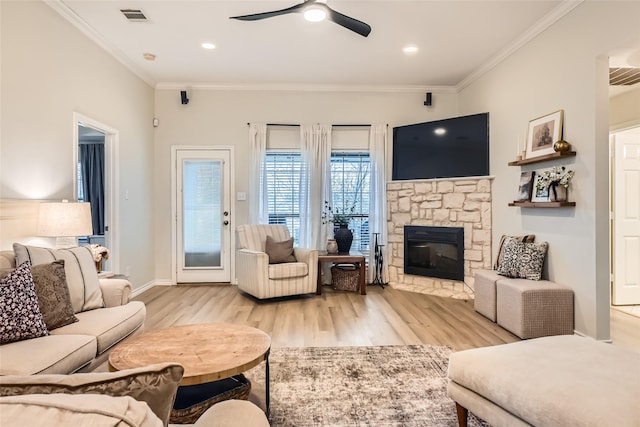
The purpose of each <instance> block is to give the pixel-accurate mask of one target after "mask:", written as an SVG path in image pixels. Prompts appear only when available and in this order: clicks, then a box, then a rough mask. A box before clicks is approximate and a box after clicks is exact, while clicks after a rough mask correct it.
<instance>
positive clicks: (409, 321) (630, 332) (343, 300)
mask: <svg viewBox="0 0 640 427" xmlns="http://www.w3.org/2000/svg"><path fill="white" fill-rule="evenodd" d="M136 299H137V300H140V301H143V302H144V303H145V304H146V305H147V321H146V324H145V328H146V329H147V330H151V329H158V328H165V327H169V326H173V325H182V324H187V323H202V322H230V323H239V324H245V325H249V326H253V327H256V328H259V329H262V330H263V331H265V332H267V333H268V334H270V335H271V338H272V346H273V347H318V346H365V345H402V344H433V345H447V346H449V347H451V348H452V349H454V350H463V349H468V348H475V347H484V346H490V345H496V344H503V343H508V342H514V341H518V340H519V338H518V337H516V336H515V335H512V334H511V333H509V332H507V331H506V330H504V329H502V328H501V327H499V326H498V325H496V324H495V323H493V322H491V321H489V320H488V319H486V318H484V317H483V316H481V315H480V314H478V313H476V312H475V311H474V310H473V301H465V300H456V299H451V298H444V297H437V296H431V295H424V294H419V293H413V292H407V291H401V290H396V289H393V288H391V287H386V288H385V289H384V290H383V289H382V288H380V287H377V286H375V287H371V286H369V287H368V288H367V295H359V294H356V293H355V292H338V291H333V290H332V289H331V288H328V287H325V288H324V289H323V294H322V295H321V296H316V295H304V296H298V297H291V298H282V299H275V300H269V301H259V300H257V299H254V298H252V297H250V296H248V295H246V294H244V293H242V292H241V291H239V290H238V288H237V287H236V286H232V285H224V284H213V285H179V286H172V287H164V286H157V287H154V288H152V289H150V290H149V291H147V292H144V293H143V294H141V295H140V296H138V297H137V298H136ZM611 330H612V337H613V341H614V344H619V345H622V346H625V347H629V348H632V349H636V350H637V351H640V334H639V331H640V318H637V317H633V316H629V315H627V314H625V313H620V312H613V310H612V326H611Z"/></svg>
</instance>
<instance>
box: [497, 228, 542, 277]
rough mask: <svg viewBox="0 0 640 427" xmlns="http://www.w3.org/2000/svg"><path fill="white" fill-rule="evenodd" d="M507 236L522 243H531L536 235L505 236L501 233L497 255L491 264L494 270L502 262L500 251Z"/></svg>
mask: <svg viewBox="0 0 640 427" xmlns="http://www.w3.org/2000/svg"><path fill="white" fill-rule="evenodd" d="M508 238H510V239H516V240H517V241H519V242H522V243H533V241H534V240H535V239H536V235H535V234H524V235H522V236H507V235H505V234H503V235H502V237H501V238H500V244H499V245H498V256H497V257H496V262H495V263H494V264H493V269H494V270H497V269H498V266H499V265H500V263H501V262H502V251H503V248H504V243H505V241H506V240H507V239H508Z"/></svg>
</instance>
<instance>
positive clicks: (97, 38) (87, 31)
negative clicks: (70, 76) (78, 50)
mask: <svg viewBox="0 0 640 427" xmlns="http://www.w3.org/2000/svg"><path fill="white" fill-rule="evenodd" d="M44 3H45V4H47V5H48V6H49V7H51V8H52V9H53V10H55V11H56V12H58V14H59V15H60V16H62V17H63V18H64V19H66V20H67V21H69V22H70V23H71V24H72V25H73V26H74V27H76V28H77V29H78V30H80V32H82V33H83V34H84V35H85V36H87V37H88V38H89V39H90V40H92V41H93V42H95V43H96V44H97V45H98V46H100V47H101V48H102V49H103V50H105V51H106V52H107V53H108V54H110V55H111V56H113V57H114V58H115V59H116V60H117V61H118V62H120V63H121V64H122V65H124V66H125V67H126V68H127V69H128V70H129V71H131V72H132V73H133V74H135V75H136V76H138V77H140V78H141V79H142V80H143V81H144V82H145V83H146V84H148V85H149V86H151V87H154V86H155V85H156V83H157V82H156V81H155V80H154V79H152V78H151V77H150V76H149V75H147V74H146V73H144V72H142V71H141V70H140V69H138V67H136V65H135V64H134V63H133V62H131V61H130V60H129V58H127V56H126V55H125V54H124V53H122V52H121V51H120V50H118V49H116V48H115V47H114V46H112V45H111V44H110V43H109V42H108V41H107V40H106V39H105V38H104V37H102V35H100V34H99V33H98V32H97V31H95V30H94V29H93V28H92V27H91V26H90V25H89V24H88V23H87V22H86V21H84V20H83V19H82V18H81V17H80V16H78V14H77V13H75V12H74V11H73V10H72V9H71V8H69V6H67V5H66V4H64V3H63V1H62V0H45V2H44Z"/></svg>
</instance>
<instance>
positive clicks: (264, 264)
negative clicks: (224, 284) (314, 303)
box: [236, 224, 318, 299]
mask: <svg viewBox="0 0 640 427" xmlns="http://www.w3.org/2000/svg"><path fill="white" fill-rule="evenodd" d="M236 230H237V236H238V239H237V244H238V249H237V250H236V270H237V274H236V276H237V278H238V288H240V290H242V291H244V292H246V293H248V294H250V295H253V296H254V297H256V298H259V299H265V298H275V297H283V296H288V295H300V294H308V293H312V292H315V291H316V289H317V278H318V250H317V249H303V248H293V255H294V256H295V259H296V262H286V263H279V264H269V255H267V253H266V252H265V249H266V242H267V236H269V237H271V239H273V240H274V241H276V242H283V241H285V240H288V239H290V238H291V235H290V234H289V229H288V228H287V226H285V225H266V224H258V225H239V226H238V227H237V229H236Z"/></svg>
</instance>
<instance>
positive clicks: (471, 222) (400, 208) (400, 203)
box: [387, 177, 492, 295]
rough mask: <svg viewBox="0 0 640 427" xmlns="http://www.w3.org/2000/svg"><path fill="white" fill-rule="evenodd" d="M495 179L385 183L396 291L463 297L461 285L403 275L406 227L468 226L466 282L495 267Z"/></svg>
mask: <svg viewBox="0 0 640 427" xmlns="http://www.w3.org/2000/svg"><path fill="white" fill-rule="evenodd" d="M491 180H492V178H491V177H478V178H453V179H437V180H416V181H392V182H388V183H387V218H388V221H389V223H388V232H389V236H388V244H389V248H388V252H387V254H388V255H387V256H388V257H389V264H388V266H389V267H388V268H389V282H390V284H391V286H393V287H394V288H398V289H405V290H413V291H420V292H428V293H434V294H438V290H440V289H441V290H442V292H441V293H442V294H443V295H451V294H452V293H453V294H455V293H464V292H465V285H464V283H463V282H458V281H453V280H447V279H439V278H435V277H423V276H416V275H412V274H404V226H405V225H431V226H441V227H463V228H464V275H465V283H466V284H467V285H468V288H467V290H469V288H470V289H471V290H473V274H474V272H475V271H476V270H478V269H490V268H491Z"/></svg>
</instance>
